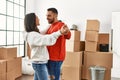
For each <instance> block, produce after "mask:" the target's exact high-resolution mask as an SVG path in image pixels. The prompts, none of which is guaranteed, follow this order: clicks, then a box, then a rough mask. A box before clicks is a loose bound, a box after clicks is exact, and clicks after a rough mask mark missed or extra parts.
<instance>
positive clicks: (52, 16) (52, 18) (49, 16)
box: [46, 11, 56, 24]
mask: <svg viewBox="0 0 120 80" xmlns="http://www.w3.org/2000/svg"><path fill="white" fill-rule="evenodd" d="M46 16H47V20H48V23H49V24H52V23H54V21H55V18H56V14H55V13H53V12H52V11H47V15H46Z"/></svg>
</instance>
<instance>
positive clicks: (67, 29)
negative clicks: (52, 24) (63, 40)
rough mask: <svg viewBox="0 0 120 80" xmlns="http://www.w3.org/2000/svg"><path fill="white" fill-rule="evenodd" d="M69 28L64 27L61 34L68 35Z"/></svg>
mask: <svg viewBox="0 0 120 80" xmlns="http://www.w3.org/2000/svg"><path fill="white" fill-rule="evenodd" d="M69 31H70V30H69V28H68V27H67V25H63V26H62V28H61V29H60V32H61V34H64V35H67V34H68V32H69Z"/></svg>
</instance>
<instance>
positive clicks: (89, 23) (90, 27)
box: [86, 20, 100, 31]
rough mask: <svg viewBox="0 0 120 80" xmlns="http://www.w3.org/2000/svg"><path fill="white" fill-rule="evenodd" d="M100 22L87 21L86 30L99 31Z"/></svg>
mask: <svg viewBox="0 0 120 80" xmlns="http://www.w3.org/2000/svg"><path fill="white" fill-rule="evenodd" d="M99 27H100V22H99V21H98V20H87V28H86V29H87V30H91V31H99Z"/></svg>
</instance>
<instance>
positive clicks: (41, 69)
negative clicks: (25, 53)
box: [32, 63, 48, 80]
mask: <svg viewBox="0 0 120 80" xmlns="http://www.w3.org/2000/svg"><path fill="white" fill-rule="evenodd" d="M32 66H33V69H34V71H35V73H34V80H48V71H47V66H46V64H36V63H32Z"/></svg>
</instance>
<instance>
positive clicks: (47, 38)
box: [28, 31, 62, 46]
mask: <svg viewBox="0 0 120 80" xmlns="http://www.w3.org/2000/svg"><path fill="white" fill-rule="evenodd" d="M60 35H62V34H61V33H60V31H57V32H54V33H52V34H48V35H41V34H39V33H37V32H32V33H31V34H30V35H29V39H28V40H29V41H28V43H29V44H30V45H31V46H49V45H53V44H55V43H56V40H57V38H58V37H59V36H60Z"/></svg>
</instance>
